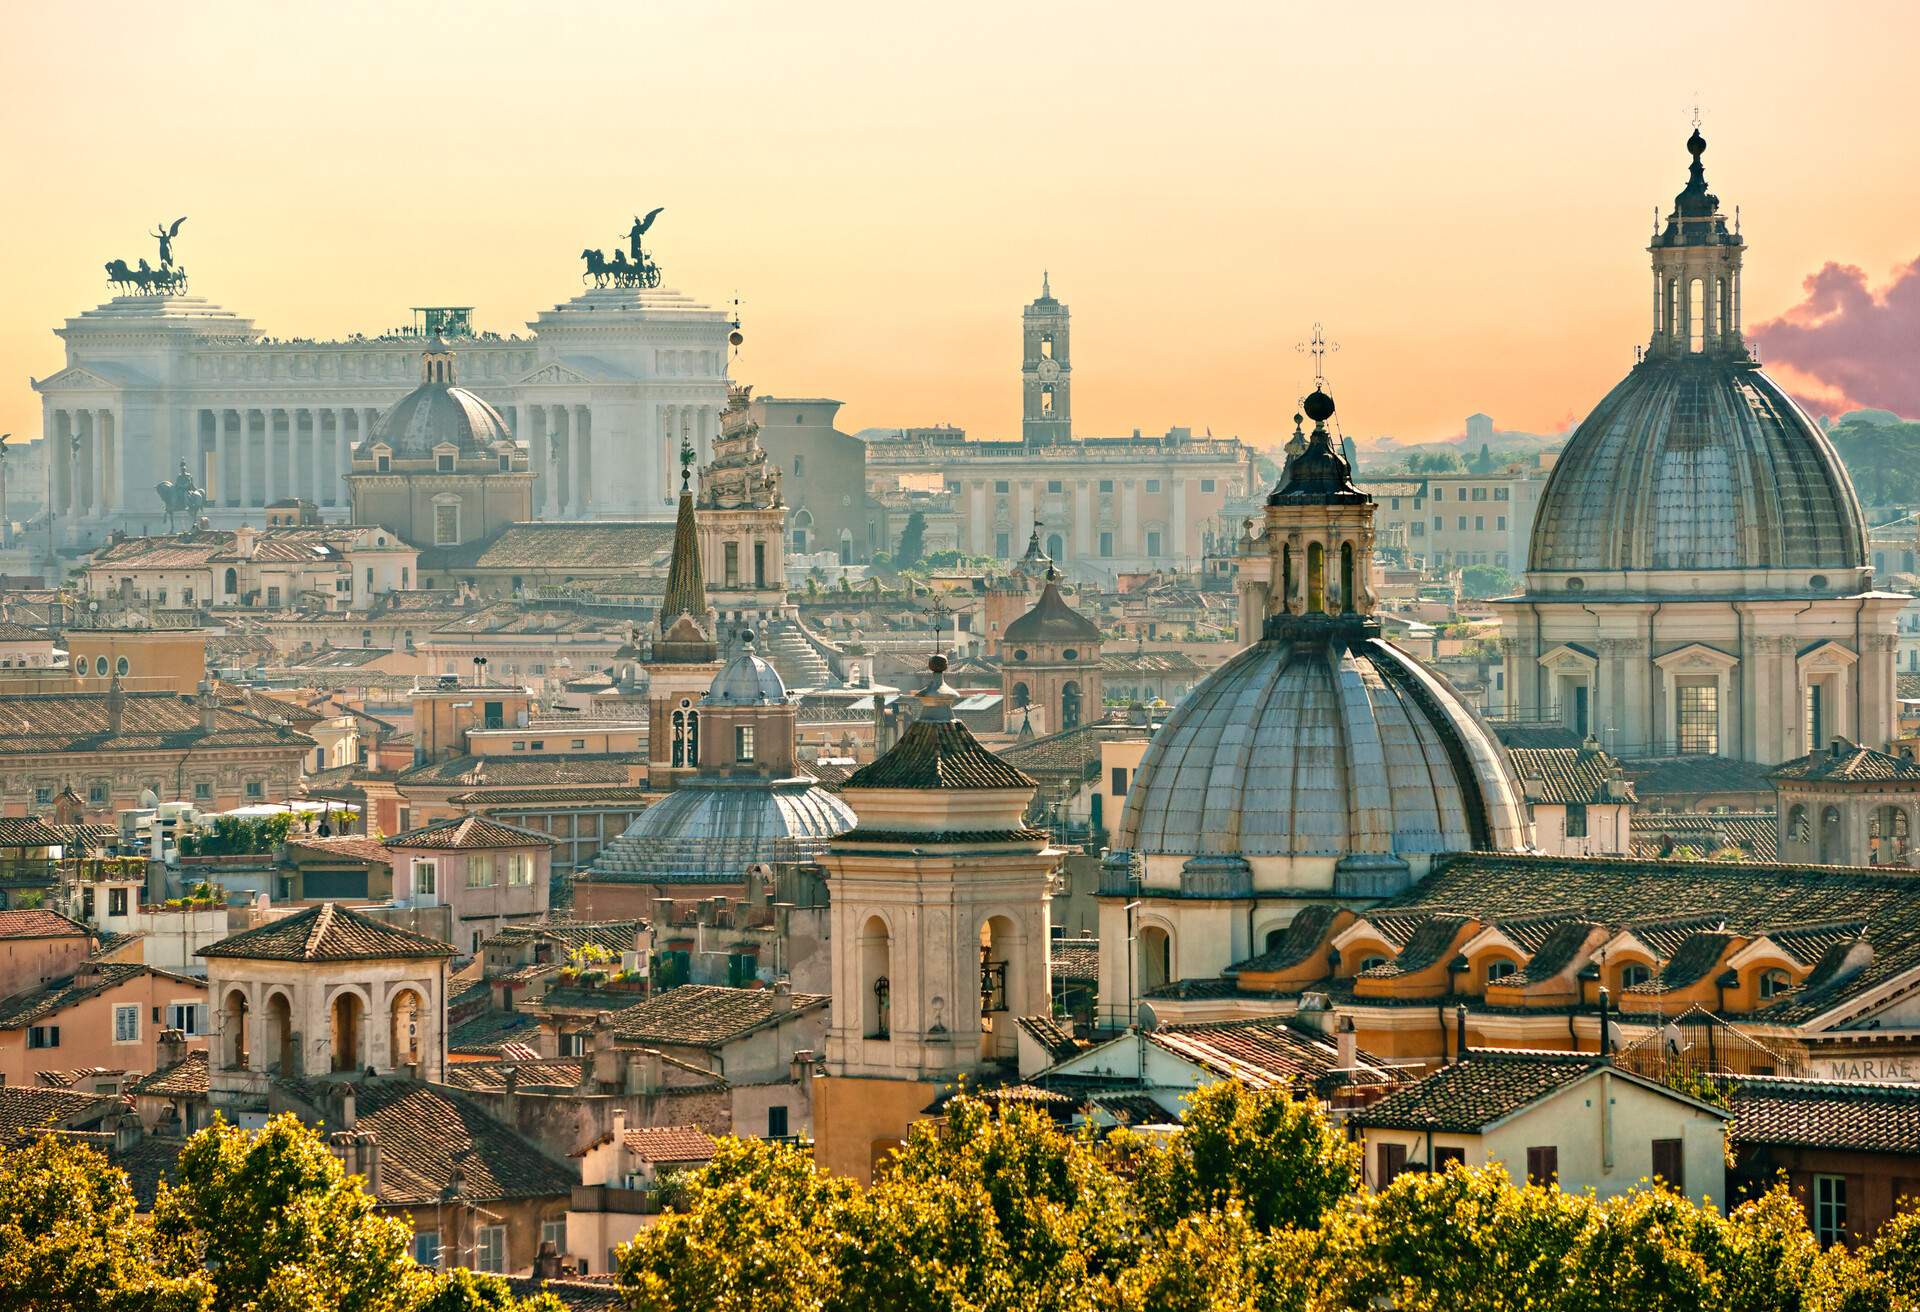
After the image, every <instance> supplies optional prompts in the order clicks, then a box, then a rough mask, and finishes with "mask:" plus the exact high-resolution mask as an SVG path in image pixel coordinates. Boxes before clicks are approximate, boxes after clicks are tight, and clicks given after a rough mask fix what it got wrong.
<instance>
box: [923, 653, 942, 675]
mask: <svg viewBox="0 0 1920 1312" xmlns="http://www.w3.org/2000/svg"><path fill="white" fill-rule="evenodd" d="M927 668H928V669H929V670H932V671H933V672H934V673H935V674H945V673H946V672H947V658H946V657H945V656H942V655H941V654H940V653H939V652H935V653H934V654H933V655H931V656H929V657H928V658H927Z"/></svg>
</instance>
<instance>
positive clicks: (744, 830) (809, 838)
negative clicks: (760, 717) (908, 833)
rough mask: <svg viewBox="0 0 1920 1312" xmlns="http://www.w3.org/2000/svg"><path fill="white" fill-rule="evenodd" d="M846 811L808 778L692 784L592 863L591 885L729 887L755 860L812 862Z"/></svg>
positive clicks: (846, 820) (850, 819) (842, 828)
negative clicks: (630, 884) (593, 880)
mask: <svg viewBox="0 0 1920 1312" xmlns="http://www.w3.org/2000/svg"><path fill="white" fill-rule="evenodd" d="M853 825H854V815H853V810H852V808H851V807H849V806H848V805H847V804H846V803H845V802H843V801H841V800H840V799H839V798H838V797H835V796H834V795H833V794H832V793H829V792H828V791H827V790H826V789H824V788H822V787H820V786H819V785H818V784H817V783H815V782H814V781H813V780H811V779H782V780H776V781H774V782H772V783H768V782H767V781H765V780H742V781H739V782H734V781H730V780H714V779H701V778H697V777H696V778H692V779H688V780H686V781H685V782H683V783H682V784H681V785H680V786H679V787H678V788H676V789H674V791H673V792H671V793H669V794H667V796H666V797H665V798H663V799H661V800H660V801H658V802H656V803H654V804H653V805H652V806H650V807H648V808H647V809H646V810H644V811H642V812H641V813H640V814H639V816H637V817H636V818H635V819H634V822H633V823H632V824H631V825H628V826H627V831H626V832H625V833H623V834H621V835H620V837H618V838H616V839H614V840H613V842H611V843H609V844H607V846H606V847H605V848H603V849H601V851H600V854H599V855H598V856H596V857H595V858H594V860H593V878H594V879H595V880H596V881H599V882H616V883H621V882H624V883H636V884H639V883H659V884H701V883H706V884H737V883H739V882H740V880H741V879H742V878H743V877H744V876H745V874H746V869H747V867H748V866H750V865H754V864H756V863H758V862H767V863H769V864H771V863H773V862H777V861H788V862H792V861H813V860H815V859H817V858H818V857H819V856H820V855H821V854H822V853H823V852H825V851H826V850H827V840H828V839H830V838H834V837H837V836H838V835H840V834H844V833H846V832H847V830H849V829H851V828H853Z"/></svg>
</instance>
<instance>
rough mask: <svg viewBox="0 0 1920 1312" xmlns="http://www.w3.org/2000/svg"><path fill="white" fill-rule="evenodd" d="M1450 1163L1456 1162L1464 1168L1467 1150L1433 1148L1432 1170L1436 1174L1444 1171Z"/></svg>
mask: <svg viewBox="0 0 1920 1312" xmlns="http://www.w3.org/2000/svg"><path fill="white" fill-rule="evenodd" d="M1451 1162H1458V1163H1460V1165H1462V1166H1465V1165H1466V1164H1467V1150H1466V1149H1465V1148H1435V1149H1434V1150H1433V1169H1434V1172H1435V1173H1436V1174H1438V1173H1440V1172H1443V1171H1445V1170H1446V1169H1447V1165H1448V1164H1449V1163H1451Z"/></svg>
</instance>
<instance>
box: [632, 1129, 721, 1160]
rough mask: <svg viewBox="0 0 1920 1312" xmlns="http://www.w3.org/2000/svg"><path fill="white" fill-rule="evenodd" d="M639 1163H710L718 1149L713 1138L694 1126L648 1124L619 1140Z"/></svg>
mask: <svg viewBox="0 0 1920 1312" xmlns="http://www.w3.org/2000/svg"><path fill="white" fill-rule="evenodd" d="M622 1142H623V1143H624V1144H625V1146H626V1149H627V1151H628V1152H630V1153H634V1154H636V1155H637V1156H638V1157H639V1158H640V1160H642V1161H645V1162H658V1163H681V1162H709V1161H712V1160H713V1154H714V1150H715V1149H716V1148H718V1147H719V1145H718V1144H716V1143H715V1142H714V1141H713V1136H712V1135H710V1134H708V1133H707V1132H706V1131H705V1130H702V1129H701V1128H699V1127H698V1126H695V1125H649V1126H644V1127H642V1128H640V1129H638V1130H628V1131H627V1133H626V1137H625V1139H623V1140H622Z"/></svg>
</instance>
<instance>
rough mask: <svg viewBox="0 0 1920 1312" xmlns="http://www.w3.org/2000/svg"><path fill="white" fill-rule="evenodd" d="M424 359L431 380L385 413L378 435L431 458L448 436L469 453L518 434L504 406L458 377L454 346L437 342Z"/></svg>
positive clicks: (409, 453) (400, 449)
mask: <svg viewBox="0 0 1920 1312" xmlns="http://www.w3.org/2000/svg"><path fill="white" fill-rule="evenodd" d="M422 359H423V372H424V374H425V381H424V382H422V383H421V384H420V386H418V387H416V388H414V389H413V390H412V391H411V392H408V393H407V394H406V395H405V396H403V397H401V398H400V400H399V401H397V402H395V403H394V406H393V409H391V410H389V411H387V412H386V413H385V414H384V415H382V416H380V422H379V424H378V425H377V427H376V428H375V430H374V435H373V439H372V440H373V441H375V442H385V443H386V444H387V445H388V446H389V447H391V448H393V453H394V455H396V456H398V457H400V458H402V459H431V458H432V456H433V449H434V448H435V447H437V446H440V445H442V444H444V443H447V442H451V443H453V444H454V445H455V446H458V447H459V448H460V450H461V451H462V452H463V453H467V452H483V451H486V450H487V449H489V448H490V447H492V445H493V444H494V443H495V442H511V441H512V440H513V432H512V430H511V429H510V428H509V427H508V426H507V421H506V419H505V418H504V417H503V416H502V415H501V413H500V412H499V411H498V410H496V409H494V408H493V407H492V406H491V405H489V404H488V403H487V402H485V401H483V400H481V399H480V398H479V397H477V396H475V395H474V394H473V393H472V392H469V391H468V390H467V389H466V388H464V387H460V386H458V385H457V384H456V383H455V381H454V372H453V353H452V352H451V351H448V350H446V349H445V348H444V347H441V346H439V344H438V343H436V344H435V346H434V347H431V348H429V349H428V350H427V352H426V353H425V355H424V356H423V357H422Z"/></svg>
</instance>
